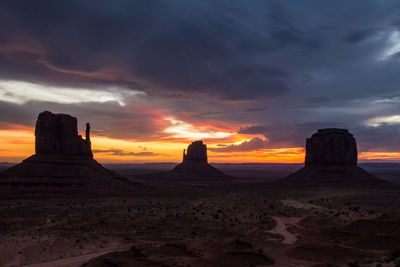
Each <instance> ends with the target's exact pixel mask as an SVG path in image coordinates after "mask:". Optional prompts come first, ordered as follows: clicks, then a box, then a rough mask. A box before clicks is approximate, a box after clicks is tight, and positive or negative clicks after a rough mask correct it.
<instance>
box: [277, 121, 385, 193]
mask: <svg viewBox="0 0 400 267" xmlns="http://www.w3.org/2000/svg"><path fill="white" fill-rule="evenodd" d="M282 181H283V182H290V183H295V184H297V185H332V186H353V185H354V186H375V185H381V184H385V181H383V180H381V179H378V178H377V177H375V176H374V175H372V174H370V173H368V172H367V171H365V170H364V169H362V168H360V167H358V166H357V143H356V140H355V138H354V136H353V135H352V134H351V133H349V131H348V130H346V129H337V128H328V129H319V130H318V131H317V132H316V133H314V134H313V135H312V136H311V138H307V140H306V158H305V167H303V168H301V169H300V170H298V171H297V172H295V173H292V174H290V175H289V176H288V177H286V178H284V179H283V180H282Z"/></svg>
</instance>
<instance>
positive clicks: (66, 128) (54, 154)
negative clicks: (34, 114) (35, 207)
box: [0, 111, 137, 197]
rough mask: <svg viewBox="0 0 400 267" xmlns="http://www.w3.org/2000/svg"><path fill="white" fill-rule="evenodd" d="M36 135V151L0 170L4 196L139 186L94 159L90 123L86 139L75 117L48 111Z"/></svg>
mask: <svg viewBox="0 0 400 267" xmlns="http://www.w3.org/2000/svg"><path fill="white" fill-rule="evenodd" d="M35 136H36V142H35V148H36V154H34V155H32V156H31V157H29V158H27V159H25V160H24V161H22V162H21V163H20V164H17V165H15V166H13V167H11V168H9V169H7V170H5V171H3V172H2V173H0V192H1V194H0V195H1V196H2V197H7V196H12V197H36V196H40V197H42V196H59V195H60V196H66V195H70V196H74V197H76V196H81V197H87V196H104V195H120V194H130V193H131V192H132V190H134V189H136V188H137V184H135V183H131V182H129V181H128V180H127V179H126V178H124V177H122V176H120V175H119V174H117V173H115V172H113V171H110V170H108V169H106V168H104V167H103V166H102V165H101V164H99V163H98V162H97V161H96V160H94V159H93V154H92V150H91V143H90V125H89V123H87V124H86V139H83V138H82V137H81V136H80V135H78V131H77V119H76V118H75V117H72V116H70V115H67V114H53V113H51V112H49V111H45V112H42V113H40V114H39V116H38V120H37V122H36V129H35Z"/></svg>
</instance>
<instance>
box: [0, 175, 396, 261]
mask: <svg viewBox="0 0 400 267" xmlns="http://www.w3.org/2000/svg"><path fill="white" fill-rule="evenodd" d="M153 183H154V184H155V185H157V184H156V183H155V182H154V181H153ZM398 207H400V194H398V192H390V191H387V192H386V191H376V192H371V191H368V192H366V191H365V192H364V191H355V190H353V191H351V192H350V190H344V191H335V192H333V191H332V190H326V191H318V192H314V191H287V190H282V191H277V190H276V189H274V188H270V187H269V185H268V184H265V185H263V184H257V185H256V186H251V185H246V184H237V185H232V184H230V185H229V186H228V185H224V184H218V185H212V184H195V183H184V184H181V183H176V184H173V185H171V184H168V185H167V186H164V184H163V186H160V187H158V188H157V187H156V188H155V190H153V191H152V192H151V193H149V194H148V195H141V196H138V197H135V196H133V197H132V198H103V199H72V200H71V199H51V200H1V201H0V266H24V265H27V266H29V265H30V266H79V265H81V264H84V263H85V262H89V264H88V265H87V266H104V265H102V264H104V261H106V262H109V263H112V264H116V265H118V266H141V265H138V264H139V263H143V262H146V264H148V266H160V265H164V266H188V265H191V266H248V265H249V263H251V264H253V265H255V266H257V265H261V266H266V265H271V264H272V263H274V265H273V266H286V267H290V266H313V265H316V266H317V264H328V263H332V262H333V260H335V262H336V263H335V264H336V265H337V266H346V265H347V262H348V261H349V260H357V261H360V262H361V261H363V260H366V258H370V259H375V258H376V259H380V258H381V257H390V255H391V253H392V250H393V249H396V248H398V249H400V236H399V235H400V230H398V229H399V228H398V227H400V220H399V221H398V222H396V221H394V222H392V221H390V220H389V219H385V220H386V221H385V220H383V221H379V220H378V221H373V219H374V218H377V217H379V216H380V215H381V214H388V215H389V216H388V217H387V218H393V216H394V214H396V213H397V214H400V210H399V208H398ZM353 223H354V224H353ZM382 229H384V230H387V231H383V230H382ZM389 229H393V230H391V231H389ZM361 230H362V231H361ZM396 232H398V235H396V234H394V233H396ZM370 233H375V235H371V234H370ZM132 247H134V248H135V249H131V248H132ZM107 251H120V252H114V253H106V252H107ZM103 253H106V254H104V255H103ZM220 259H226V260H225V261H221V260H220ZM394 260H395V259H393V262H394ZM377 261H378V260H377ZM107 264H108V263H107ZM133 264H136V265H133ZM321 266H323V265H321ZM325 266H326V265H325ZM367 266H368V265H367Z"/></svg>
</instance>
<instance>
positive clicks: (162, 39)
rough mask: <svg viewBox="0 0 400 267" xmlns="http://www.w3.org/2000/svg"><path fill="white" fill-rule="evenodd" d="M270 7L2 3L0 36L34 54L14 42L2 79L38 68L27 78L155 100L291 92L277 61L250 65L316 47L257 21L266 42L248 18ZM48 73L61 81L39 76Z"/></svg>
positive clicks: (294, 34)
mask: <svg viewBox="0 0 400 267" xmlns="http://www.w3.org/2000/svg"><path fill="white" fill-rule="evenodd" d="M269 6H270V5H268V4H266V3H263V2H259V3H257V4H254V5H250V6H249V5H244V4H239V3H238V4H231V3H228V2H224V1H210V2H204V3H203V2H202V3H200V2H187V1H177V2H166V1H135V2H132V1H117V2H113V3H110V2H105V1H85V2H82V1H62V2H58V1H57V2H55V1H50V0H49V1H5V2H3V4H2V7H3V8H2V9H1V14H2V15H4V16H5V17H11V18H12V19H9V20H6V22H5V23H4V24H6V26H5V25H3V27H0V30H1V35H2V36H5V37H2V38H7V36H8V38H13V36H17V37H18V38H21V39H22V37H20V36H25V38H28V39H30V40H31V42H32V43H35V44H36V46H37V51H29V52H27V51H24V50H26V49H25V48H18V43H15V42H18V41H19V40H18V38H17V37H14V39H15V40H11V41H12V42H13V44H12V46H13V47H14V51H11V52H12V53H14V54H15V55H14V56H13V57H12V59H10V61H11V62H8V63H7V66H10V65H11V66H13V68H11V70H10V71H7V72H11V73H7V72H6V73H3V75H2V76H3V78H8V77H19V76H18V75H17V74H15V72H17V73H20V72H25V69H26V66H27V65H31V69H34V68H33V67H34V66H35V68H36V69H37V68H39V69H37V70H36V71H33V73H31V75H33V76H35V77H37V76H42V78H43V80H48V81H47V82H59V83H67V82H68V81H69V80H71V77H69V76H71V75H73V74H75V76H77V79H78V81H79V80H81V82H85V81H86V82H87V79H89V80H92V82H93V83H99V82H107V81H109V80H110V79H111V80H112V81H113V82H115V83H121V84H125V85H131V86H139V85H142V86H144V88H148V89H149V90H148V91H149V92H152V93H154V92H156V90H173V91H174V90H175V91H182V90H183V91H186V92H198V91H202V92H208V93H213V94H215V95H217V96H224V97H228V98H252V97H259V96H269V95H280V94H282V93H285V92H286V91H287V90H288V84H287V78H288V77H289V75H290V73H288V72H287V71H286V70H284V69H281V68H277V67H275V66H274V64H273V63H271V64H266V63H265V62H260V63H254V61H253V60H252V58H255V57H257V55H258V54H259V53H268V52H271V51H275V50H278V49H280V47H281V46H283V45H298V46H305V47H308V46H309V43H310V42H312V41H309V40H307V38H304V37H302V35H301V34H300V33H299V32H297V31H295V30H294V29H291V28H287V27H289V26H290V25H286V26H285V27H283V28H282V27H277V26H274V25H275V24H277V23H276V22H274V23H269V22H268V20H267V19H263V18H261V19H263V21H259V23H260V24H264V27H265V28H266V29H267V27H268V23H269V24H271V25H269V26H270V27H272V29H271V30H273V31H271V34H270V36H268V35H266V34H264V35H262V34H260V31H259V30H256V29H252V27H251V25H249V23H252V18H251V17H252V12H254V10H256V9H257V8H261V9H268V7H269ZM272 9H273V8H272ZM261 15H262V14H261ZM279 16H280V15H279V14H276V15H275V17H276V19H278V18H279ZM253 22H258V21H257V20H254V21H253ZM9 32H11V33H12V34H11V35H10V34H8V33H9ZM16 50H17V51H16ZM20 50H22V51H20ZM9 52H10V51H7V53H9ZM20 53H25V54H26V56H23V55H21V54H20ZM4 54H5V52H4V53H3V57H6V56H5V55H4ZM3 69H6V67H5V66H4V67H3ZM7 69H8V68H7ZM49 69H50V70H49ZM49 71H53V72H55V73H56V74H55V75H56V76H59V77H52V75H41V74H45V73H46V72H49ZM35 72H37V73H35ZM60 72H61V73H60ZM107 75H110V76H111V78H107ZM19 78H20V77H19ZM244 88H245V89H244ZM154 89H156V90H154Z"/></svg>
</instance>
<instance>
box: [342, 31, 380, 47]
mask: <svg viewBox="0 0 400 267" xmlns="http://www.w3.org/2000/svg"><path fill="white" fill-rule="evenodd" d="M375 33H376V32H375V31H373V30H369V29H367V30H360V31H355V32H352V33H349V34H348V35H346V36H345V37H344V38H343V40H345V41H346V42H348V43H350V44H357V43H359V42H362V41H364V40H367V39H368V38H369V37H372V36H373V35H374V34H375Z"/></svg>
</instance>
